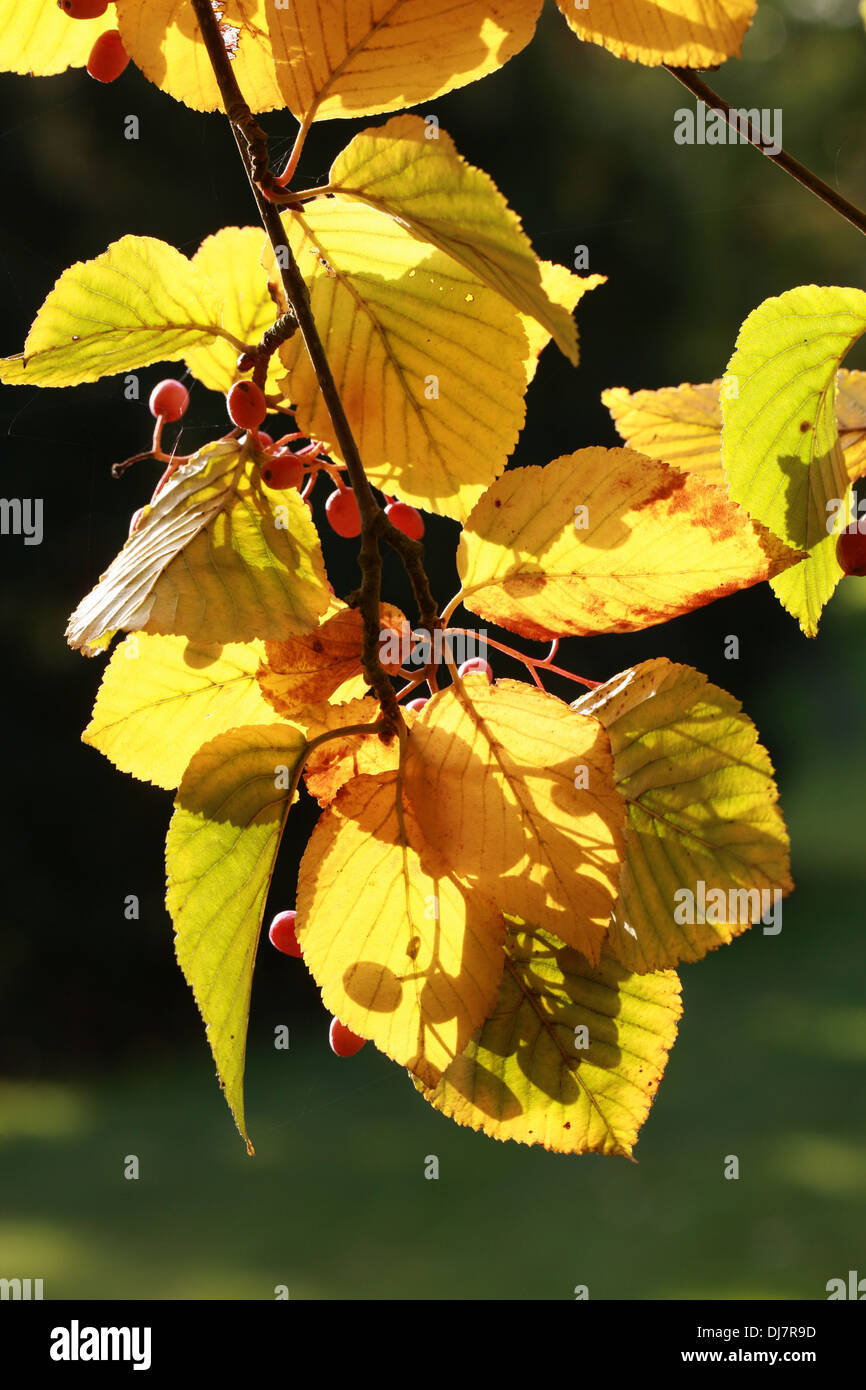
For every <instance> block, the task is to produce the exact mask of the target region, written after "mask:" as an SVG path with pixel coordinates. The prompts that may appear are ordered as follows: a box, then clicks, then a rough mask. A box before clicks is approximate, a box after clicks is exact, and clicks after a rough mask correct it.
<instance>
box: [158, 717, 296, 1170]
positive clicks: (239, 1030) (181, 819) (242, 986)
mask: <svg viewBox="0 0 866 1390" xmlns="http://www.w3.org/2000/svg"><path fill="white" fill-rule="evenodd" d="M305 747H306V744H305V741H304V736H303V734H302V733H301V732H300V730H298V729H293V728H292V727H291V725H288V724H274V725H270V726H256V727H252V728H242V729H232V730H231V731H230V732H229V733H224V734H220V736H219V738H216V739H214V740H213V741H212V742H211V743H208V744H206V745H205V747H204V748H202V749H201V750H200V752H198V753H197V754H196V755H195V757H194V758H193V760H192V762H191V763H190V765H189V767H188V769H187V771H186V775H185V776H184V779H183V782H182V783H181V786H180V790H179V792H178V794H177V799H176V801H175V808H176V809H175V812H174V815H173V816H172V820H171V825H170V826H169V831H168V838H167V840H166V847H165V862H166V873H167V880H168V893H167V896H166V905H167V907H168V911H169V913H170V914H171V918H172V921H173V922H174V928H175V949H176V952H177V959H178V963H179V965H180V968H181V970H182V971H183V973H184V976H185V977H186V980H187V983H188V984H189V985H190V986H191V988H192V991H193V994H194V995H195V1000H196V1003H197V1004H198V1007H199V1009H200V1011H201V1015H202V1018H203V1019H204V1021H205V1024H206V1027H207V1039H208V1042H209V1043H210V1048H211V1051H212V1053H213V1056H214V1061H215V1062H216V1065H217V1073H218V1075H219V1079H220V1084H221V1086H222V1088H223V1090H224V1091H225V1097H226V1100H227V1101H228V1103H229V1106H230V1107H231V1110H232V1114H233V1115H234V1117H235V1121H236V1123H237V1126H238V1129H239V1130H240V1132H241V1134H242V1135H243V1137H244V1139H245V1140H246V1142H247V1149H248V1151H249V1152H250V1153H252V1152H253V1147H252V1144H251V1143H250V1140H249V1136H248V1135H247V1131H246V1121H245V1118H244V1094H243V1078H244V1061H245V1055H246V1040H247V1025H248V1022H249V1012H250V991H251V989H252V979H253V967H254V964H255V957H256V947H257V945H258V940H259V932H260V930H261V924H262V915H263V913H264V908H265V900H266V898H267V894H268V888H269V886H270V881H271V876H272V874H273V871H274V863H275V861H276V856H277V850H278V849H279V844H280V839H281V836H282V833H283V829H284V827H285V823H286V816H287V815H288V812H289V805H290V802H289V792H288V790H287V787H288V786H290V785H291V782H292V779H293V776H294V774H295V770H296V768H297V765H298V762H299V760H300V758H301V757H302V755H303V752H304V749H305ZM293 799H294V798H293Z"/></svg>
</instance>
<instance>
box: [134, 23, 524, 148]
mask: <svg viewBox="0 0 866 1390" xmlns="http://www.w3.org/2000/svg"><path fill="white" fill-rule="evenodd" d="M540 10H541V0H497V3H496V4H495V5H494V6H492V7H491V5H490V4H489V3H488V0H461V3H460V4H459V5H455V4H454V0H366V3H365V4H363V5H361V4H358V0H328V2H327V4H323V3H322V0H291V3H287V4H285V5H280V6H279V7H278V6H275V4H274V0H220V4H219V23H220V29H221V31H222V35H223V39H224V41H225V43H226V46H227V48H228V52H229V55H230V57H231V60H232V68H233V69H234V73H235V76H236V77H237V80H238V83H239V85H240V88H241V91H242V92H243V94H244V97H245V98H246V100H247V101H248V103H249V105H250V108H251V110H253V111H274V110H277V109H278V108H281V107H284V106H288V107H289V109H290V110H291V111H292V112H293V114H294V115H295V116H297V117H298V119H299V120H300V119H301V118H302V117H305V118H306V119H307V121H312V120H314V119H318V120H322V119H326V118H331V117H337V116H346V117H349V116H364V115H367V116H369V115H373V114H374V113H376V112H378V111H393V110H395V109H400V108H403V107H406V106H414V105H416V104H417V103H418V102H420V101H431V100H433V99H434V98H435V97H438V96H442V95H443V93H445V92H450V91H451V90H452V89H453V88H454V87H463V86H465V85H466V84H467V83H469V82H475V81H477V80H478V79H479V78H481V77H485V76H486V75H487V74H488V73H491V72H495V71H496V70H497V69H498V68H501V67H502V66H503V64H504V63H506V62H508V60H509V58H512V57H513V56H514V54H515V53H519V52H520V50H521V49H522V48H525V47H526V45H527V44H528V43H529V41H530V39H531V38H532V35H533V33H534V31H535V25H536V22H537V20H538V15H539V11H540ZM117 23H118V26H119V28H120V32H121V34H122V36H123V42H124V45H125V47H126V50H127V52H128V53H129V55H130V57H131V58H132V60H133V62H134V63H135V64H136V65H137V66H138V67H139V68H141V70H142V72H143V73H144V75H145V77H147V78H149V80H150V81H151V82H154V83H155V84H156V85H157V86H158V87H161V88H162V89H163V90H164V91H166V92H168V93H169V94H170V95H171V96H173V97H175V98H177V99H178V100H179V101H183V102H185V103H186V104H187V105H188V106H192V107H193V108H194V109H195V110H197V111H216V110H222V108H223V102H222V98H221V97H220V94H219V87H218V86H217V83H216V79H215V77H214V74H213V69H212V67H211V64H210V62H209V61H208V57H207V53H206V51H205V48H204V44H203V41H202V37H201V31H200V30H199V27H198V24H197V23H196V20H195V15H194V13H193V11H192V7H191V6H190V4H189V0H147V3H146V4H145V3H143V0H117Z"/></svg>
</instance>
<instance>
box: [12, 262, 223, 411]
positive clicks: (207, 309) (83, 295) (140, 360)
mask: <svg viewBox="0 0 866 1390" xmlns="http://www.w3.org/2000/svg"><path fill="white" fill-rule="evenodd" d="M221 336H222V337H231V334H230V332H229V330H227V329H225V328H224V327H223V323H222V301H221V299H220V296H219V294H218V293H217V291H216V290H215V289H214V287H213V286H212V285H211V283H210V281H209V280H207V279H205V277H204V276H203V275H201V274H199V273H198V271H197V269H196V267H195V266H194V264H193V263H192V262H190V261H188V260H187V258H186V256H183V255H181V253H180V251H176V250H175V248H174V247H173V246H169V245H167V243H166V242H164V241H157V240H156V238H154V237H142V236H125V237H121V239H120V241H114V242H112V244H111V245H110V246H109V247H108V250H107V251H104V252H103V253H102V255H100V256H96V257H95V258H94V259H93V260H92V261H77V262H76V264H75V265H72V266H70V267H69V269H68V270H64V272H63V274H62V275H61V276H60V279H59V280H58V281H57V284H56V285H55V286H54V289H53V290H52V291H51V293H50V294H49V295H48V298H47V299H46V300H45V303H44V304H43V305H42V308H41V309H40V310H39V313H38V314H37V315H36V318H35V319H34V321H33V326H32V328H31V329H30V332H29V333H28V335H27V341H26V342H25V344H24V351H23V353H21V354H20V355H19V356H17V357H6V358H4V359H3V360H2V361H0V381H4V382H6V383H8V384H10V385H13V386H22V385H23V386H26V385H28V384H29V385H33V386H77V385H79V384H80V383H81V382H85V381H98V380H99V378H100V377H103V376H112V375H114V374H116V373H117V372H125V371H130V370H131V369H132V368H133V367H146V366H148V365H149V364H150V363H151V362H164V361H172V360H174V359H176V358H179V357H183V356H184V355H185V354H186V352H187V351H188V350H189V349H190V348H193V347H196V346H198V345H201V344H210V343H212V342H214V340H215V339H216V338H218V337H221ZM234 351H235V353H236V352H237V348H235V349H234Z"/></svg>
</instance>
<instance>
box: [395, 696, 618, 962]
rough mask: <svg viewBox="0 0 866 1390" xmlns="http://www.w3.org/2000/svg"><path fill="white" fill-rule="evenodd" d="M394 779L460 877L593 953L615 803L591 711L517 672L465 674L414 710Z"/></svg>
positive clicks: (610, 881)
mask: <svg viewBox="0 0 866 1390" xmlns="http://www.w3.org/2000/svg"><path fill="white" fill-rule="evenodd" d="M406 790H407V793H408V795H409V799H410V801H411V802H412V805H413V806H414V808H415V811H416V813H417V816H418V820H419V823H420V825H421V829H422V831H423V833H424V836H425V838H426V839H427V841H428V842H429V843H430V844H431V845H432V846H433V847H434V849H436V850H437V851H438V852H439V853H440V854H441V855H442V857H443V859H444V860H445V861H446V863H448V864H449V865H450V867H451V868H452V869H453V871H454V872H455V873H456V874H457V875H458V876H459V878H460V879H461V881H463V882H465V883H466V884H467V885H468V887H470V888H471V889H472V890H473V891H474V890H476V889H478V890H479V891H480V892H482V893H485V894H487V895H488V896H490V897H492V898H493V899H494V900H495V901H496V902H497V903H498V904H499V906H500V907H501V909H502V910H503V912H514V913H519V914H520V916H521V917H524V918H527V919H529V918H531V919H532V920H533V921H537V922H539V924H540V925H542V926H544V927H545V928H549V929H550V930H556V932H557V933H558V935H560V936H562V938H563V939H564V940H566V941H568V942H569V944H570V945H572V946H575V947H577V949H579V950H581V951H583V952H584V954H585V955H586V956H588V957H589V958H590V959H591V960H593V961H597V960H598V954H599V950H600V948H601V941H602V937H603V936H604V934H605V932H606V931H607V928H608V923H609V921H610V914H611V910H612V908H613V904H614V900H615V898H616V884H617V880H618V878H619V865H620V861H621V859H622V857H623V841H622V827H623V823H624V820H625V806H624V804H623V801H622V799H621V797H620V796H619V794H618V793H617V791H616V788H615V786H614V782H613V759H612V757H611V753H610V744H609V742H608V738H607V735H606V734H605V732H604V730H603V728H602V726H601V724H600V723H599V722H598V721H597V720H595V719H586V720H584V719H583V718H582V717H579V718H578V719H577V720H575V718H574V712H573V711H572V710H571V709H569V706H568V705H567V704H565V703H564V702H563V701H562V700H559V699H557V698H556V696H554V695H548V694H546V693H545V692H544V691H540V690H536V689H535V688H533V687H531V686H528V685H525V684H523V683H522V682H521V681H510V680H505V681H497V682H496V683H495V685H490V684H488V681H487V678H486V677H485V676H466V677H464V679H463V680H462V681H461V682H460V683H459V684H455V685H454V686H452V687H450V688H449V689H448V690H444V691H441V692H440V693H439V694H438V695H433V696H432V698H431V699H430V700H428V702H427V704H426V705H425V706H424V708H423V709H421V710H420V711H419V712H418V717H417V719H416V721H415V723H414V725H413V726H412V730H411V732H410V734H409V737H408V754H407V759H406Z"/></svg>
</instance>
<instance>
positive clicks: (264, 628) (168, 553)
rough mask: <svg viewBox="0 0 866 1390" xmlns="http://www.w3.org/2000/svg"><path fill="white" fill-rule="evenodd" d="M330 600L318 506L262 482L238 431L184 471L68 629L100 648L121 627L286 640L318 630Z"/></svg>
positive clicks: (86, 646)
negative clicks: (315, 516)
mask: <svg viewBox="0 0 866 1390" xmlns="http://www.w3.org/2000/svg"><path fill="white" fill-rule="evenodd" d="M329 598H330V595H329V592H328V587H327V580H326V578H325V569H324V561H323V559H322V552H321V547H320V545H319V537H318V532H317V531H316V528H315V526H314V525H313V521H312V518H311V517H310V514H309V512H308V510H307V507H306V504H305V503H304V502H302V501H301V498H300V496H299V494H298V493H297V492H294V491H291V492H287V493H275V492H271V491H270V490H269V489H265V488H261V487H260V486H259V483H258V465H257V464H256V462H255V459H254V457H253V456H252V455H250V454H249V453H248V452H247V450H246V448H245V447H244V446H242V445H239V444H238V443H237V441H236V440H234V439H227V440H222V441H219V442H217V443H215V444H211V445H208V446H206V447H205V448H204V449H201V450H199V452H198V453H197V454H195V455H194V456H193V458H192V459H190V461H189V462H188V463H186V464H183V465H182V466H181V467H180V468H178V469H177V471H176V472H175V473H174V474H173V476H172V477H171V478H170V479H169V481H168V483H167V484H166V485H165V487H163V489H162V491H161V492H160V493H159V494H158V496H157V497H156V500H155V501H154V502H153V503H152V504H151V505H150V506H148V507H147V508H146V510H145V513H144V517H143V519H142V521H141V523H140V525H139V526H138V528H137V530H135V531H134V532H133V534H132V535H131V536H130V537H129V539H128V540H127V541H126V543H125V545H124V547H123V549H122V550H121V551H120V553H119V554H118V555H117V556H116V557H115V559H114V560H113V561H112V563H111V564H110V565H109V567H108V569H107V570H106V571H105V573H104V574H103V575H102V576H101V578H100V580H99V583H98V584H97V585H96V586H95V588H94V589H92V590H91V592H90V593H89V594H88V595H87V596H86V597H85V598H84V599H82V601H81V603H80V604H79V605H78V607H77V608H76V610H75V612H74V613H73V614H72V617H71V618H70V619H69V624H68V626H67V630H66V635H67V639H68V641H69V645H70V646H71V647H75V648H77V649H81V650H83V651H84V653H85V655H88V656H90V655H93V653H94V651H95V650H97V649H99V648H101V647H103V646H105V645H106V644H107V643H108V642H110V640H111V637H112V636H113V634H114V633H115V632H116V631H117V630H118V629H124V630H125V631H128V632H129V631H131V632H135V631H145V632H153V633H159V634H161V635H165V636H168V635H175V636H182V637H188V638H191V639H192V640H194V641H195V640H202V641H205V642H208V641H213V639H214V634H215V633H217V634H219V637H220V639H221V640H222V641H224V642H249V641H252V640H254V639H255V638H266V639H267V638H272V639H282V638H284V637H288V636H291V635H292V634H294V633H298V632H309V631H311V629H313V628H314V627H316V626H317V623H318V618H319V615H320V613H322V612H323V611H324V609H325V608H327V606H328V601H329Z"/></svg>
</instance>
